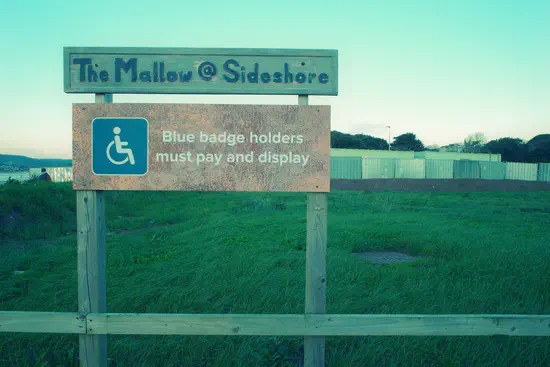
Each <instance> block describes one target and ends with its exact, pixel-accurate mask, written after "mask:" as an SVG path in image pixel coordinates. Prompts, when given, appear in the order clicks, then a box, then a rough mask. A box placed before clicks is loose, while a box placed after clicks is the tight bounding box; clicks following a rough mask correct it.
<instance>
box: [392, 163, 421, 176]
mask: <svg viewBox="0 0 550 367" xmlns="http://www.w3.org/2000/svg"><path fill="white" fill-rule="evenodd" d="M425 177H426V161H425V160H424V159H397V160H396V161H395V178H425Z"/></svg>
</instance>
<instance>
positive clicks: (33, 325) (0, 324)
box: [0, 311, 86, 334]
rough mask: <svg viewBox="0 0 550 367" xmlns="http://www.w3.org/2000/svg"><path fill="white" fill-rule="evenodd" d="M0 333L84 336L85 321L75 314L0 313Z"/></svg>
mask: <svg viewBox="0 0 550 367" xmlns="http://www.w3.org/2000/svg"><path fill="white" fill-rule="evenodd" d="M0 332H5V333H52V334H85V333H86V319H85V318H84V317H81V316H80V314H78V313H76V312H22V311H0Z"/></svg>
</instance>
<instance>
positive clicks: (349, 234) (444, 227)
mask: <svg viewBox="0 0 550 367" xmlns="http://www.w3.org/2000/svg"><path fill="white" fill-rule="evenodd" d="M306 197H307V196H306V195H305V194H278V193H274V194H250V193H167V192H139V193H134V192H108V193H106V202H107V219H108V232H109V234H108V236H107V310H108V311H109V312H158V313H302V312H303V310H304V292H305V291H304V287H305V285H304V281H305V241H306V239H305V235H306V217H305V214H306V210H305V206H306ZM75 221H76V215H75V194H74V192H73V191H72V190H71V187H70V186H69V185H65V184H55V185H4V186H1V187H0V236H1V238H2V240H1V241H0V310H14V311H15V310H21V311H73V312H74V311H76V310H77V277H76V236H75V235H74V230H75V224H76V223H75ZM328 238H329V242H328V263H327V312H328V313H420V314H450V313H456V314H465V313H478V314H479V313H508V314H550V265H549V264H550V192H548V191H546V192H515V193H489V192H486V193H468V194H463V193H395V192H384V193H363V192H351V191H336V192H332V193H331V194H329V237H328ZM372 249H396V250H404V251H406V252H408V253H410V254H415V255H419V256H420V257H421V259H420V260H417V261H415V262H413V263H407V264H395V265H386V266H372V265H371V264H369V263H368V262H367V261H366V260H364V259H361V258H358V257H356V256H355V255H353V254H352V252H354V251H358V250H372ZM17 270H19V271H24V273H19V274H14V271H17ZM108 340H109V358H110V360H111V365H112V366H297V365H300V363H301V360H302V356H303V351H302V341H303V339H302V338H300V337H221V336H220V337H205V336H197V337H172V336H170V337H168V336H166V337H164V336H162V337H158V336H157V337H152V336H109V338H108ZM326 355H327V357H326V358H327V365H328V366H342V367H344V366H346V367H347V366H499V367H501V366H547V365H550V338H541V337H506V336H495V337H329V338H327V354H326ZM77 358H78V338H77V336H64V335H61V336H59V335H32V334H7V333H6V334H0V366H12V365H14V366H72V365H77Z"/></svg>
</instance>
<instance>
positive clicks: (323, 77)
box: [319, 73, 328, 84]
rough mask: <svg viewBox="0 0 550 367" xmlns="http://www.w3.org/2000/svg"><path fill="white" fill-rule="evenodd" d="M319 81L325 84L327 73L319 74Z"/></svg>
mask: <svg viewBox="0 0 550 367" xmlns="http://www.w3.org/2000/svg"><path fill="white" fill-rule="evenodd" d="M319 83H321V84H327V83H328V75H327V74H326V73H321V74H319Z"/></svg>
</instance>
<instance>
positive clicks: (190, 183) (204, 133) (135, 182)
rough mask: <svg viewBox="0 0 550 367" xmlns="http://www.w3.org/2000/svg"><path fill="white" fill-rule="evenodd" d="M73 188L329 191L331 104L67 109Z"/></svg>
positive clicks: (81, 107)
mask: <svg viewBox="0 0 550 367" xmlns="http://www.w3.org/2000/svg"><path fill="white" fill-rule="evenodd" d="M73 122H74V123H73V187H74V189H76V190H176V191H303V192H328V191H330V107H329V106H251V105H206V104H196V105H183V104H74V105H73Z"/></svg>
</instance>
